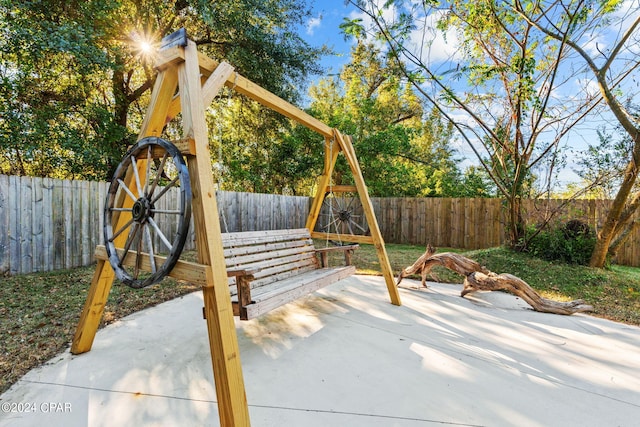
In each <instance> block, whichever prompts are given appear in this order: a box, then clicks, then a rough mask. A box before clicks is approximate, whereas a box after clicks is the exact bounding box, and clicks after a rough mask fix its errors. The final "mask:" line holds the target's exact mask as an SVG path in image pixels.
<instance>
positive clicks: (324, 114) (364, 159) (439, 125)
mask: <svg viewBox="0 0 640 427" xmlns="http://www.w3.org/2000/svg"><path fill="white" fill-rule="evenodd" d="M310 97H311V99H312V104H311V113H312V114H313V115H314V116H316V117H318V118H320V119H321V120H323V121H325V122H326V123H328V124H329V125H331V126H334V127H337V128H339V129H340V130H342V131H343V132H345V133H348V134H351V135H352V136H353V138H354V147H355V149H356V153H357V154H358V159H359V161H360V166H361V169H362V173H363V175H364V178H365V181H366V182H367V187H368V189H369V191H370V193H371V195H374V196H436V197H438V196H439V197H447V196H449V197H454V196H456V195H458V194H459V193H460V189H461V188H462V187H463V184H462V182H463V178H462V177H461V174H460V172H459V170H458V168H457V160H456V159H455V157H454V150H453V149H452V148H451V146H450V141H451V140H452V134H453V129H452V128H451V126H450V125H449V124H447V123H446V122H445V121H444V120H443V118H442V116H441V114H440V113H439V111H438V110H436V109H433V110H430V111H425V110H424V109H423V106H422V105H421V103H420V101H419V100H418V98H417V96H416V94H415V93H414V91H413V90H412V88H411V86H410V85H409V84H408V83H407V82H406V80H404V79H403V78H402V74H401V72H400V70H399V69H398V67H396V66H395V65H394V63H393V61H391V60H390V59H389V58H388V57H386V56H385V54H384V53H383V52H382V51H381V50H380V49H379V48H377V47H376V46H375V45H374V44H372V43H367V42H364V41H362V40H360V41H358V43H356V45H355V46H354V47H353V50H352V56H351V62H350V63H349V64H347V65H346V66H345V67H344V69H343V70H342V72H341V73H340V76H339V78H332V79H324V80H322V81H320V82H319V83H318V84H317V85H315V86H313V87H311V89H310ZM319 166H321V165H319ZM336 174H337V178H336V179H337V182H336V184H347V183H351V181H350V179H351V176H350V172H349V168H348V166H347V165H346V164H345V163H344V162H339V163H338V164H337V166H336ZM472 188H473V186H469V187H467V193H466V194H472V193H473V192H472ZM480 191H481V192H482V191H483V189H480ZM473 195H477V193H473Z"/></svg>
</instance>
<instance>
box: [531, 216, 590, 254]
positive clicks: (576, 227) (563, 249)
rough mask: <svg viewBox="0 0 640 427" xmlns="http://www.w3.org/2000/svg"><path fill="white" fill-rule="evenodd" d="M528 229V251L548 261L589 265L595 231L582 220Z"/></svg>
mask: <svg viewBox="0 0 640 427" xmlns="http://www.w3.org/2000/svg"><path fill="white" fill-rule="evenodd" d="M534 233H535V230H534V229H530V230H528V231H527V252H529V253H531V254H532V255H534V256H536V257H538V258H542V259H544V260H547V261H562V262H566V263H568V264H578V265H588V264H589V260H590V259H591V253H592V252H593V248H594V246H595V244H596V236H595V233H594V231H593V230H592V229H591V228H590V227H589V225H588V224H586V223H584V222H582V221H580V220H575V219H574V220H571V221H569V222H567V223H566V224H564V225H562V226H557V227H552V228H549V229H545V230H542V231H540V232H539V233H538V234H537V235H536V236H535V237H531V238H529V236H533V234H534Z"/></svg>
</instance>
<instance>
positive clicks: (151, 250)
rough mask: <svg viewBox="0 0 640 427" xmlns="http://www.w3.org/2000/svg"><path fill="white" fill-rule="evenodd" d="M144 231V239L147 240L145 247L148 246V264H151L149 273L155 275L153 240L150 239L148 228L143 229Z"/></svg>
mask: <svg viewBox="0 0 640 427" xmlns="http://www.w3.org/2000/svg"><path fill="white" fill-rule="evenodd" d="M144 231H145V233H144V234H145V237H146V238H147V246H149V264H151V272H152V273H155V272H156V271H157V269H156V258H155V254H154V252H153V239H152V238H151V231H150V230H149V227H145V228H144Z"/></svg>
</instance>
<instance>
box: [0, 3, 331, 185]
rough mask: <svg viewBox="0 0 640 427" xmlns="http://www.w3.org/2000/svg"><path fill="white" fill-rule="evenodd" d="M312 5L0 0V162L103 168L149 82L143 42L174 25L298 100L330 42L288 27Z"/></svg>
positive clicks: (93, 174) (80, 170)
mask: <svg viewBox="0 0 640 427" xmlns="http://www.w3.org/2000/svg"><path fill="white" fill-rule="evenodd" d="M308 14H309V9H308V7H307V6H306V3H305V2H303V1H302V0H268V1H261V2H255V1H253V0H232V1H226V2H203V1H198V0H191V1H189V0H175V1H168V2H167V1H160V0H149V1H144V2H138V1H131V0H91V1H76V0H72V1H67V2H57V1H46V0H38V1H26V0H24V1H23V0H18V1H13V0H12V1H9V0H0V57H1V58H2V61H1V63H2V65H1V66H0V101H1V102H0V173H10V174H21V175H39V176H52V177H57V178H90V179H93V178H97V179H104V178H107V177H108V176H109V175H110V173H111V171H112V170H113V168H114V167H115V165H117V163H119V161H120V159H121V157H122V154H123V153H124V152H125V151H126V148H127V146H128V145H130V144H131V143H132V142H133V141H134V140H135V137H136V134H137V132H138V127H139V126H140V124H141V122H142V119H143V116H144V114H145V105H146V104H147V102H148V96H149V93H150V90H151V88H152V87H153V84H154V80H155V72H154V70H153V65H154V62H155V59H156V58H155V56H154V55H153V52H147V51H145V50H144V49H143V48H142V43H143V42H145V43H148V44H150V45H152V46H155V47H157V46H158V44H159V42H160V40H161V38H162V37H163V36H165V35H167V34H169V33H171V32H173V31H175V30H177V29H178V28H179V27H185V28H186V29H187V33H188V35H189V37H190V38H191V39H193V40H195V41H196V43H197V44H198V47H199V50H200V51H202V52H204V53H206V54H208V55H209V56H212V57H214V58H216V59H218V60H223V59H224V60H227V61H228V62H230V63H232V64H233V65H234V67H235V68H236V70H237V71H238V72H240V73H241V74H243V75H244V76H246V77H248V78H250V79H251V80H253V81H254V82H256V83H258V84H260V85H261V86H263V87H265V88H266V89H268V90H270V91H272V92H274V93H276V94H278V95H280V96H282V97H284V98H286V99H289V100H292V101H295V100H297V99H299V95H300V94H299V91H298V88H299V87H301V86H302V85H303V84H304V82H305V79H306V77H307V76H309V75H311V74H315V73H318V72H320V69H319V67H318V65H317V64H318V58H319V57H320V55H322V54H324V53H326V52H327V49H325V48H316V47H312V46H309V45H308V44H307V43H306V42H304V41H303V40H302V38H301V37H300V36H299V35H297V34H296V33H295V32H293V31H292V30H291V29H292V28H297V25H298V24H301V23H303V22H304V21H305V19H306V17H307V16H308ZM251 113H252V114H253V113H254V112H253V111H252V112H251ZM284 122H285V121H284V120H283V119H282V118H280V120H279V121H271V122H270V123H271V125H272V126H273V127H275V128H280V127H282V124H283V123H284ZM168 132H170V133H171V132H173V133H174V134H175V133H178V132H179V129H177V128H175V127H174V128H171V127H170V128H169V129H168Z"/></svg>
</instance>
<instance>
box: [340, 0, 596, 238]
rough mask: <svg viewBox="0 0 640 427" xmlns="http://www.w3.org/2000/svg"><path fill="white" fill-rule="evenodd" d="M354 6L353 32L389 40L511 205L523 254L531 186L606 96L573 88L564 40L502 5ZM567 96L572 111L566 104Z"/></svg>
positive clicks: (364, 1)
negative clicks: (525, 204) (523, 201)
mask: <svg viewBox="0 0 640 427" xmlns="http://www.w3.org/2000/svg"><path fill="white" fill-rule="evenodd" d="M351 3H352V4H354V5H355V6H356V7H357V8H358V9H359V10H360V11H361V12H362V16H363V17H362V18H360V19H355V20H351V21H350V22H348V23H347V24H346V25H345V27H346V28H347V29H348V30H349V31H351V32H353V33H359V34H362V33H368V34H370V35H373V36H374V37H376V38H377V39H378V40H381V41H382V42H383V43H384V44H385V45H386V46H387V48H388V50H389V53H390V55H391V56H392V57H393V58H395V61H396V64H397V66H398V67H399V68H400V69H401V70H402V72H403V73H404V75H405V76H406V77H407V78H408V79H409V80H410V81H411V82H412V84H413V86H414V88H415V90H416V92H418V93H420V95H421V97H422V99H423V102H424V103H425V104H427V105H434V106H435V108H437V109H438V110H439V111H440V112H441V114H442V116H443V117H444V118H446V119H447V120H448V121H449V122H450V123H452V125H453V126H454V128H455V130H456V131H457V133H458V135H460V136H461V138H462V139H463V140H464V141H465V142H466V144H467V145H468V146H469V147H470V148H471V150H472V151H473V152H474V153H475V155H476V157H477V160H478V161H479V162H480V165H481V167H482V168H483V169H484V170H485V171H486V173H487V174H488V176H489V177H490V178H491V180H492V181H493V183H494V185H495V187H496V188H497V191H498V192H499V194H500V195H501V196H502V197H504V198H505V199H506V201H507V203H506V204H507V210H508V211H507V232H508V242H509V245H510V246H511V247H512V248H516V249H523V248H525V247H526V234H525V229H526V223H525V219H524V215H523V212H522V206H521V199H522V198H524V197H527V196H528V195H529V193H528V191H529V190H530V188H531V186H530V185H529V183H530V182H531V180H532V179H533V178H535V177H536V175H539V174H540V173H541V172H543V170H544V169H546V170H548V171H553V169H554V167H553V166H554V165H555V163H556V162H557V161H558V159H559V154H561V151H562V145H561V141H562V139H563V137H564V136H565V135H567V133H568V132H569V130H570V129H571V128H572V127H573V126H574V125H575V124H576V123H578V122H580V121H581V120H582V119H583V118H584V117H585V116H586V115H587V114H589V113H590V112H592V110H593V109H594V108H595V106H596V105H597V99H598V95H594V94H592V93H590V92H589V91H586V90H583V89H581V88H575V87H570V85H571V84H572V83H573V81H574V80H575V78H576V73H575V71H574V70H572V69H570V68H564V67H562V65H563V64H564V63H565V62H564V61H565V60H566V59H567V55H568V54H567V46H566V44H565V43H564V41H563V40H556V39H551V38H549V37H548V36H547V35H546V34H544V33H541V32H540V31H538V30H537V27H536V26H535V25H534V24H533V23H531V22H529V21H527V20H525V19H521V18H520V15H519V13H518V12H517V11H514V10H512V9H511V8H509V7H506V5H505V4H504V3H503V2H501V1H494V0H479V1H478V0H476V1H468V0H453V1H448V2H445V3H441V2H435V1H426V2H420V3H419V4H416V3H413V2H406V1H402V0H398V1H387V2H385V3H384V5H383V6H379V4H380V3H379V2H377V1H370V0H358V1H356V0H352V1H351ZM590 28H591V29H597V28H598V26H597V25H594V26H591V27H590ZM447 41H448V42H449V43H447ZM447 49H448V51H447ZM569 91H570V92H571V93H572V99H571V100H570V102H569V101H568V100H567V99H566V98H561V97H558V94H559V93H563V92H564V93H567V92H569ZM543 166H545V168H543ZM547 181H548V182H549V183H550V182H551V180H550V179H547ZM549 187H550V185H549Z"/></svg>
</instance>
